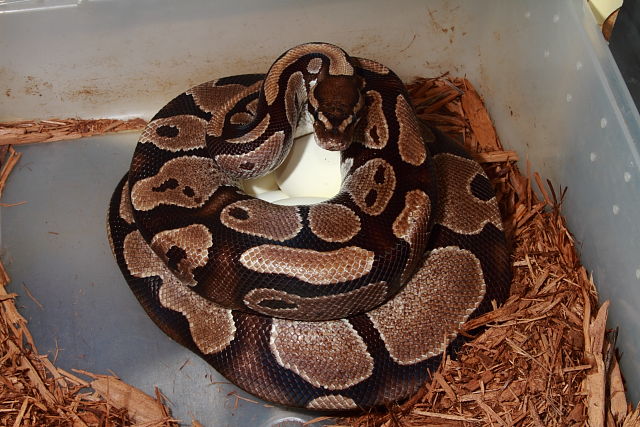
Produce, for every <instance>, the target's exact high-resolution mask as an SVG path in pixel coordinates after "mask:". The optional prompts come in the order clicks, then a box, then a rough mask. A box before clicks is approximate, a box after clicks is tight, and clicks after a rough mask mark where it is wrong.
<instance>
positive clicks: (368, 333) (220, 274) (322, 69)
mask: <svg viewBox="0 0 640 427" xmlns="http://www.w3.org/2000/svg"><path fill="white" fill-rule="evenodd" d="M307 109H308V111H309V112H310V113H311V115H312V117H313V118H314V120H315V123H314V130H315V134H316V136H317V139H318V143H319V145H321V146H322V147H323V148H326V149H330V150H340V151H341V165H342V171H343V180H342V186H341V189H340V191H339V193H338V194H337V195H336V196H335V197H333V198H331V199H330V200H328V201H326V202H323V203H319V204H314V205H301V206H278V205H274V204H271V203H268V202H265V201H262V200H259V199H256V198H253V197H250V196H248V195H247V194H245V193H243V191H242V190H241V189H240V187H239V180H241V179H247V178H253V177H258V176H261V175H264V174H266V173H269V172H270V171H272V170H274V169H275V168H277V167H278V166H279V165H280V164H281V163H282V161H283V160H284V158H285V157H286V155H287V153H288V151H289V150H290V148H291V145H292V144H293V134H294V132H295V128H296V126H297V124H298V121H299V120H300V117H301V115H302V114H304V113H305V111H306V110H307ZM107 228H108V237H109V242H110V244H111V248H112V250H113V253H114V255H115V258H116V261H117V263H118V265H119V267H120V269H121V271H122V274H123V275H124V277H125V279H126V281H127V283H128V285H129V286H130V288H131V290H132V291H133V293H134V295H135V296H136V298H137V299H138V301H139V302H140V304H141V305H142V307H143V308H144V309H145V311H146V312H147V313H148V315H149V316H150V317H151V319H152V320H153V321H154V322H155V323H156V324H157V325H158V326H159V327H160V328H161V329H162V330H163V331H164V332H165V333H166V334H167V335H169V336H170V337H171V338H173V339H174V340H175V341H177V342H179V343H180V344H182V345H184V346H185V347H187V348H189V349H190V350H192V351H193V352H194V353H196V354H198V355H199V356H201V357H202V358H203V359H204V360H206V361H207V362H208V363H210V364H211V365H212V366H213V367H214V368H215V369H216V370H217V371H218V372H220V373H221V374H222V375H223V376H225V377H226V378H227V379H229V380H230V381H231V382H233V383H234V384H236V385H237V386H239V387H241V388H242V389H244V390H246V391H248V392H249V393H252V394H254V395H256V396H259V397H261V398H263V399H265V400H268V401H271V402H274V403H278V404H282V405H287V406H296V407H302V408H307V409H315V410H351V409H358V408H360V409H365V408H370V407H373V406H379V405H387V404H390V403H392V402H397V401H399V400H402V399H405V398H406V397H408V396H410V395H411V394H412V393H414V392H416V391H417V390H418V388H419V387H420V386H421V385H422V384H423V383H424V382H425V381H426V380H427V379H428V378H429V373H430V370H432V369H434V368H436V367H437V365H438V363H439V362H440V360H441V357H442V355H443V353H444V352H445V351H447V350H450V351H453V350H455V349H456V348H457V347H459V345H460V344H461V342H462V341H463V338H462V337H461V336H460V335H459V333H458V330H459V326H460V325H461V324H462V323H464V322H465V321H466V320H468V319H469V318H471V317H474V316H477V315H479V314H482V313H484V312H487V311H489V310H491V308H492V301H495V302H497V303H501V302H503V301H504V300H505V299H506V297H507V295H508V292H509V283H510V265H509V254H508V251H507V247H506V244H505V238H504V234H503V231H502V221H501V218H500V213H499V210H498V206H497V202H496V198H495V195H494V192H493V189H492V187H491V184H490V182H489V180H488V179H487V177H486V175H485V174H484V172H483V170H482V168H481V167H480V165H479V164H478V163H476V162H475V161H473V160H471V159H470V156H469V155H468V154H467V153H466V152H465V151H464V149H462V148H461V147H460V146H459V145H458V144H456V143H454V142H452V141H450V140H449V139H448V138H447V137H446V136H444V135H443V134H441V133H440V132H438V131H437V130H435V129H434V130H431V129H429V128H428V126H426V125H425V124H424V123H421V122H420V121H419V120H418V119H417V118H416V116H415V113H414V111H413V108H412V106H411V103H410V101H409V98H408V94H407V92H406V89H405V87H404V85H403V84H402V82H401V81H400V79H399V78H398V77H397V76H396V75H395V74H394V73H393V72H392V71H391V70H390V69H388V68H387V67H386V66H384V65H382V64H379V63H377V62H375V61H372V60H368V59H363V58H355V57H350V56H349V55H347V54H346V53H345V52H344V51H343V50H342V49H340V48H338V47H336V46H334V45H330V44H326V43H307V44H303V45H299V46H296V47H294V48H292V49H290V50H288V51H287V52H285V53H284V54H283V55H281V56H280V57H279V58H278V59H277V60H276V61H275V62H274V63H273V65H272V66H271V68H270V69H269V71H268V72H267V74H265V75H260V74H255V75H240V76H231V77H225V78H222V79H218V80H214V81H210V82H207V83H203V84H201V85H198V86H195V87H193V88H191V89H189V90H188V91H186V92H184V93H182V94H180V95H178V96H177V97H176V98H174V99H173V100H172V101H170V102H169V103H168V104H167V105H166V106H165V107H163V108H162V109H161V110H160V111H159V112H158V113H157V114H156V116H155V117H154V118H153V119H152V120H151V122H150V123H149V124H148V126H147V127H146V129H145V130H144V131H143V133H142V135H141V137H140V139H139V141H138V144H137V146H136V149H135V152H134V154H133V159H132V162H131V166H130V168H129V171H128V173H127V174H126V175H125V176H124V177H123V178H122V180H121V181H120V183H119V184H118V185H117V187H116V189H115V191H114V193H113V196H112V199H111V202H110V206H109V212H108V227H107Z"/></svg>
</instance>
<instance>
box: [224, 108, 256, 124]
mask: <svg viewBox="0 0 640 427" xmlns="http://www.w3.org/2000/svg"><path fill="white" fill-rule="evenodd" d="M251 120H253V115H251V114H249V113H245V112H244V111H242V112H240V113H235V114H234V115H233V116H231V118H229V122H230V123H231V124H234V125H246V124H247V123H251Z"/></svg>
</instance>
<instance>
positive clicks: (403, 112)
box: [396, 95, 427, 166]
mask: <svg viewBox="0 0 640 427" xmlns="http://www.w3.org/2000/svg"><path fill="white" fill-rule="evenodd" d="M396 117H397V118H398V123H399V125H400V134H399V135H398V150H399V151H400V157H401V158H402V160H403V161H405V162H407V163H409V164H411V165H414V166H419V165H421V164H422V163H423V162H424V161H425V160H426V158H427V149H426V148H425V145H424V141H423V140H422V133H421V129H420V125H419V124H418V121H417V119H416V116H415V112H414V111H413V108H412V107H411V105H410V104H409V102H408V101H407V100H406V99H405V97H404V96H402V95H398V97H397V98H396Z"/></svg>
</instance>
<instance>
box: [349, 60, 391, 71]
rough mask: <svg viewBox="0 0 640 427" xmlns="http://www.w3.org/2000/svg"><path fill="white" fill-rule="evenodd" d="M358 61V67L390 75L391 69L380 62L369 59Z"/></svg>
mask: <svg viewBox="0 0 640 427" xmlns="http://www.w3.org/2000/svg"><path fill="white" fill-rule="evenodd" d="M356 60H357V61H358V66H359V67H360V68H363V69H365V70H367V71H371V72H372V73H376V74H382V75H385V74H389V69H388V68H387V67H385V66H384V65H382V64H381V63H379V62H376V61H372V60H371V59H367V58H356Z"/></svg>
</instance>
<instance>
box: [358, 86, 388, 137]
mask: <svg viewBox="0 0 640 427" xmlns="http://www.w3.org/2000/svg"><path fill="white" fill-rule="evenodd" d="M366 98H367V106H368V111H367V118H366V123H365V126H364V145H365V146H366V147H367V148H376V149H380V148H384V147H385V146H386V145H387V142H388V141H389V126H388V125H387V119H386V117H385V115H384V112H383V111H382V95H380V93H379V92H377V91H375V90H370V91H367V94H366Z"/></svg>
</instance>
